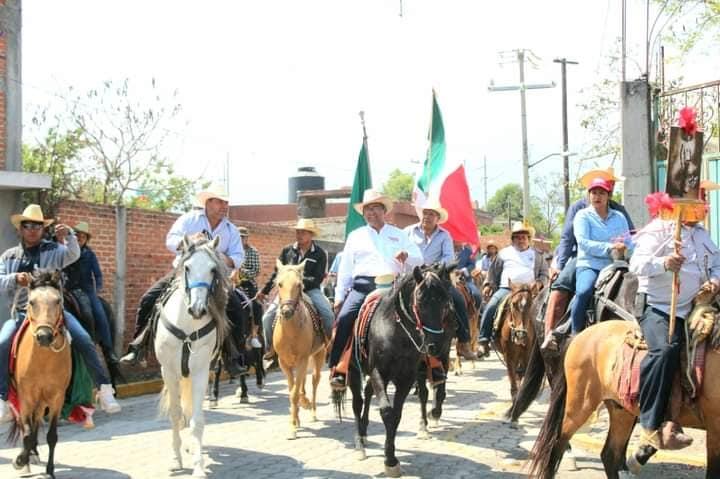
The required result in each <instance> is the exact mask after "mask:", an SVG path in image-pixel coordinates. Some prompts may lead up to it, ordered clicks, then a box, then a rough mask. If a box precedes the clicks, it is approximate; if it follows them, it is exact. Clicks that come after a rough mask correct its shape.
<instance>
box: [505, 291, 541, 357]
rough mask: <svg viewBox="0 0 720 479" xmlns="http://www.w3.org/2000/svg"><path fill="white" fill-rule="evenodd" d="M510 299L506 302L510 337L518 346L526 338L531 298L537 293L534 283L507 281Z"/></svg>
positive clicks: (524, 343)
mask: <svg viewBox="0 0 720 479" xmlns="http://www.w3.org/2000/svg"><path fill="white" fill-rule="evenodd" d="M508 285H509V286H510V299H509V304H508V309H509V315H510V318H509V320H508V324H509V326H510V339H511V341H512V342H513V343H514V344H517V345H518V346H526V345H527V339H528V323H529V322H530V318H531V308H532V303H533V298H534V297H535V295H536V294H537V287H536V286H535V284H532V285H529V284H521V283H515V284H513V283H512V281H508Z"/></svg>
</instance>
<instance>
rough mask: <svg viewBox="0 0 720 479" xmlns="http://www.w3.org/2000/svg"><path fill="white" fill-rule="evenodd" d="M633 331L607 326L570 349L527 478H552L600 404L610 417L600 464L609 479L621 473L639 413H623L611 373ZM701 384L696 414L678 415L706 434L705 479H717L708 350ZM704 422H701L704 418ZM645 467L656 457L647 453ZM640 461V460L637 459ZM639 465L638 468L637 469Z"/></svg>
mask: <svg viewBox="0 0 720 479" xmlns="http://www.w3.org/2000/svg"><path fill="white" fill-rule="evenodd" d="M634 328H637V326H636V325H635V324H634V323H631V322H629V321H618V320H612V321H605V322H602V323H599V324H597V325H595V326H592V327H590V328H588V329H586V330H585V331H583V332H582V333H580V334H579V335H578V336H577V337H575V338H574V339H573V340H572V342H571V343H570V345H569V346H568V349H567V353H566V355H565V361H564V366H563V369H564V370H563V374H560V375H558V377H557V378H556V379H555V381H554V382H555V384H554V385H553V389H552V395H551V398H550V405H549V408H548V412H547V415H546V417H545V421H544V423H543V425H542V428H541V430H540V433H539V434H538V437H537V440H536V442H535V446H534V448H533V459H532V463H531V466H530V475H531V476H532V477H537V478H540V479H547V478H551V477H554V475H555V473H556V472H557V469H558V467H559V465H560V461H561V459H562V456H563V453H564V452H565V449H566V448H567V445H568V443H569V441H570V438H572V436H573V435H574V434H575V432H577V430H578V429H579V428H580V427H581V426H582V425H583V424H584V423H585V422H586V421H587V419H588V418H589V417H590V416H591V414H592V413H593V412H594V411H595V410H596V409H597V408H598V406H599V405H600V404H601V403H603V402H604V403H605V406H606V407H607V410H608V413H609V416H610V430H609V432H608V436H607V439H606V440H605V446H604V447H603V450H602V454H601V457H602V462H603V466H604V467H605V473H606V474H607V477H609V478H617V477H619V471H620V470H621V469H624V468H625V466H626V463H625V449H626V448H627V444H628V440H629V439H630V435H631V433H632V430H633V426H634V425H635V420H636V418H637V416H638V414H639V411H638V408H637V407H635V408H633V410H627V409H624V408H623V407H622V406H621V404H622V403H621V401H620V399H619V395H618V392H617V384H616V382H617V376H616V373H615V371H614V368H615V367H618V366H617V363H616V362H617V361H619V359H618V358H620V357H621V356H620V354H621V351H620V348H622V347H624V346H623V343H624V340H625V336H626V335H627V334H628V332H630V331H632V330H633V329H634ZM705 361H706V363H705V382H704V384H703V387H702V390H701V391H700V393H699V394H698V398H697V400H696V402H695V404H694V405H695V406H697V412H693V409H691V408H690V407H688V406H682V411H681V412H680V414H679V416H678V418H677V419H678V420H679V422H680V423H681V424H682V425H683V426H685V427H695V428H702V429H705V430H706V431H707V472H706V476H705V477H707V478H717V477H720V380H718V379H717V378H719V377H720V353H719V352H718V351H716V350H714V349H711V348H708V352H707V354H706V356H705ZM702 418H704V419H702ZM642 449H645V448H641V451H639V452H641V453H643V454H645V457H644V460H641V461H640V462H641V463H644V462H645V461H647V459H649V457H650V456H651V455H652V454H654V452H655V450H654V448H650V449H651V450H647V449H646V450H645V451H644V452H643V451H642ZM638 459H640V457H638ZM635 465H636V466H637V463H636V464H635Z"/></svg>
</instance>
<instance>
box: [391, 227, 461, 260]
mask: <svg viewBox="0 0 720 479" xmlns="http://www.w3.org/2000/svg"><path fill="white" fill-rule="evenodd" d="M403 231H405V233H407V235H408V237H409V238H410V241H412V242H413V243H415V245H417V247H418V248H419V249H420V252H421V253H422V255H423V260H424V261H425V264H433V263H435V262H440V263H444V264H448V263H450V262H452V261H453V259H454V258H455V253H454V252H453V243H452V238H450V233H448V232H447V230H446V229H444V228H441V227H439V226H437V227H436V228H435V231H433V232H432V234H431V235H430V237H429V238H428V237H427V236H425V232H424V231H423V229H422V228H421V227H420V223H416V224H414V225H410V226H408V227H406V228H405V229H404V230H403Z"/></svg>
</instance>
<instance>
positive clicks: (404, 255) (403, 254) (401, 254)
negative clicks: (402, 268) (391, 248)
mask: <svg viewBox="0 0 720 479" xmlns="http://www.w3.org/2000/svg"><path fill="white" fill-rule="evenodd" d="M395 259H396V260H397V261H398V262H399V263H400V264H403V263H405V260H406V259H408V254H407V251H398V252H397V253H395Z"/></svg>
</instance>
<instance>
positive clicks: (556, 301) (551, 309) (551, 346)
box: [540, 289, 570, 351]
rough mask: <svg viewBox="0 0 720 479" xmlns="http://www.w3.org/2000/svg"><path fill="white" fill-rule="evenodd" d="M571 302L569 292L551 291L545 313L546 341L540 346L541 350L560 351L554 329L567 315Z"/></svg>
mask: <svg viewBox="0 0 720 479" xmlns="http://www.w3.org/2000/svg"><path fill="white" fill-rule="evenodd" d="M569 302H570V293H568V292H567V291H563V290H561V289H554V290H552V291H550V296H548V303H547V310H546V312H545V340H544V341H543V343H542V345H541V346H540V349H541V350H543V351H557V350H558V349H559V342H558V340H557V338H556V337H555V334H554V333H553V329H554V328H555V326H556V325H557V323H558V322H559V321H560V319H561V318H562V317H563V315H564V314H565V311H566V310H567V306H568V303H569Z"/></svg>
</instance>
